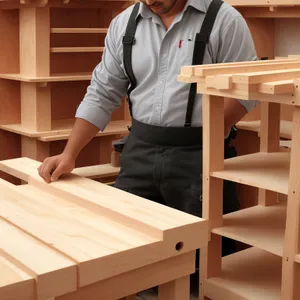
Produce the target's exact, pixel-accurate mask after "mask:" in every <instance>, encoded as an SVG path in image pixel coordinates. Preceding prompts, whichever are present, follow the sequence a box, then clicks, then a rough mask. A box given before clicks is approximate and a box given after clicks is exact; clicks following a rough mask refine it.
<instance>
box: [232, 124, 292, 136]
mask: <svg viewBox="0 0 300 300" xmlns="http://www.w3.org/2000/svg"><path fill="white" fill-rule="evenodd" d="M236 127H237V128H239V129H242V130H249V131H254V132H258V133H259V132H260V121H259V120H258V121H240V122H238V123H237V125H236ZM280 137H281V138H285V139H291V138H292V122H291V121H285V120H281V121H280Z"/></svg>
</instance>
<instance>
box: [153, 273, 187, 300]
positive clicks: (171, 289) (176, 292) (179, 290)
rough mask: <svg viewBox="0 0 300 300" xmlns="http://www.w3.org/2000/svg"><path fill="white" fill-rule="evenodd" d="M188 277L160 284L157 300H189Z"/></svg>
mask: <svg viewBox="0 0 300 300" xmlns="http://www.w3.org/2000/svg"><path fill="white" fill-rule="evenodd" d="M189 299H190V276H185V277H182V278H179V279H176V280H174V281H170V282H168V283H165V284H162V285H160V286H159V288H158V300H189Z"/></svg>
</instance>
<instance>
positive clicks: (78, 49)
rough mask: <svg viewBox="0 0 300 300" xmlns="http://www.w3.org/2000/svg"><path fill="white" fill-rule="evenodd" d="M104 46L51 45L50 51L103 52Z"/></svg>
mask: <svg viewBox="0 0 300 300" xmlns="http://www.w3.org/2000/svg"><path fill="white" fill-rule="evenodd" d="M103 51H104V47H52V48H50V52H51V53H90V52H103Z"/></svg>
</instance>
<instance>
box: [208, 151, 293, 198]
mask: <svg viewBox="0 0 300 300" xmlns="http://www.w3.org/2000/svg"><path fill="white" fill-rule="evenodd" d="M289 170H290V153H288V152H279V153H263V152H260V153H254V154H249V155H243V156H238V157H235V158H231V159H226V160H225V163H224V170H223V171H215V172H212V173H211V175H212V176H213V177H216V178H221V179H225V180H230V181H234V182H237V183H241V184H245V185H250V186H254V187H257V188H262V189H266V190H270V191H274V192H278V193H281V194H285V195H287V194H288V182H289Z"/></svg>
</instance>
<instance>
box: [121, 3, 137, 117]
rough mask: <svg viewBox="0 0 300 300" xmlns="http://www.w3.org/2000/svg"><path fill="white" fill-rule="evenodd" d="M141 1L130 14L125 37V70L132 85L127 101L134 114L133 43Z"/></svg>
mask: <svg viewBox="0 0 300 300" xmlns="http://www.w3.org/2000/svg"><path fill="white" fill-rule="evenodd" d="M139 7H140V3H139V2H138V3H136V4H135V6H134V8H133V10H132V13H131V15H130V18H129V21H128V24H127V28H126V32H125V35H124V37H123V61H124V67H125V71H126V73H127V76H128V78H129V81H130V87H129V89H128V91H127V101H128V104H129V111H130V115H131V116H132V104H131V101H130V93H131V92H132V91H133V90H134V89H135V87H136V79H135V76H134V73H133V70H132V45H133V44H134V42H135V37H134V36H135V32H136V27H137V21H138V20H137V18H136V17H137V14H138V11H139Z"/></svg>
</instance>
